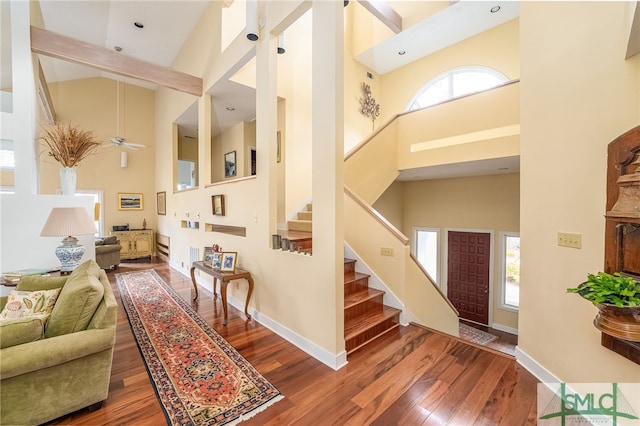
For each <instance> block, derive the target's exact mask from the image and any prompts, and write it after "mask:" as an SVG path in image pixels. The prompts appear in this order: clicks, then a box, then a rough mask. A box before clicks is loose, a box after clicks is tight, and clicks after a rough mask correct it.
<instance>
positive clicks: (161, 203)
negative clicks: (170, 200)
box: [156, 191, 167, 215]
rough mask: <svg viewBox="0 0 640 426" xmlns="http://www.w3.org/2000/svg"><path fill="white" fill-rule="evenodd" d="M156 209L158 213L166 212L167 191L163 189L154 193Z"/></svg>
mask: <svg viewBox="0 0 640 426" xmlns="http://www.w3.org/2000/svg"><path fill="white" fill-rule="evenodd" d="M156 209H157V210H158V214H159V215H166V214H167V193H166V192H165V191H162V192H158V194H156Z"/></svg>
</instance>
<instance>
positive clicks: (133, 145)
mask: <svg viewBox="0 0 640 426" xmlns="http://www.w3.org/2000/svg"><path fill="white" fill-rule="evenodd" d="M124 84H126V82H125V83H124ZM125 89H126V88H125ZM116 133H117V134H120V81H116ZM110 140H111V142H113V143H114V144H116V145H118V146H122V147H125V148H129V149H139V148H146V147H147V146H146V145H143V144H141V143H133V142H128V141H127V139H126V138H124V137H122V136H113V137H112V138H111V139H110Z"/></svg>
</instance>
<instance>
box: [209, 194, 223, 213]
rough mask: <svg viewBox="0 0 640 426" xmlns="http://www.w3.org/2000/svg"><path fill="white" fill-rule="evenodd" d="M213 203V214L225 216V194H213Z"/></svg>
mask: <svg viewBox="0 0 640 426" xmlns="http://www.w3.org/2000/svg"><path fill="white" fill-rule="evenodd" d="M211 205H212V208H213V214H214V215H216V216H224V195H222V194H219V195H212V196H211Z"/></svg>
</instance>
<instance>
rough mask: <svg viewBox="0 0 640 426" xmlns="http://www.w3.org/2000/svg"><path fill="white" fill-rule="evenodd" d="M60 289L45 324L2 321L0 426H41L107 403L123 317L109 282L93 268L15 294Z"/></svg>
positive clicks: (0, 304) (30, 282)
mask: <svg viewBox="0 0 640 426" xmlns="http://www.w3.org/2000/svg"><path fill="white" fill-rule="evenodd" d="M57 288H61V290H60V292H59V294H58V296H57V299H56V300H55V304H54V305H53V309H52V310H51V313H50V316H49V317H48V319H47V320H46V321H45V322H44V323H43V322H42V321H41V320H40V319H39V318H34V317H27V318H12V319H0V424H2V425H31V424H41V423H44V422H47V421H50V420H53V419H56V418H58V417H60V416H63V415H65V414H68V413H71V412H74V411H77V410H79V409H82V408H85V407H91V408H97V407H100V406H101V403H102V401H104V400H105V399H107V396H108V393H109V381H110V378H111V363H112V359H113V348H114V345H115V341H116V320H117V313H118V304H117V302H116V299H115V297H114V294H113V291H112V289H111V285H110V284H109V280H108V279H107V275H106V274H105V272H104V270H102V269H101V268H100V266H99V265H98V264H97V263H96V262H95V261H93V260H89V261H87V262H84V263H82V264H81V265H79V266H78V267H77V268H76V269H75V270H74V271H73V272H72V273H71V274H70V275H68V276H65V277H42V276H29V277H23V278H22V279H21V280H20V282H19V283H18V285H17V287H16V290H18V291H28V292H33V291H42V290H51V289H57ZM54 293H55V292H54ZM14 304H15V302H14ZM5 305H7V297H2V298H0V311H2V312H5V311H6V310H5V311H3V310H4V308H5ZM43 324H44V325H43Z"/></svg>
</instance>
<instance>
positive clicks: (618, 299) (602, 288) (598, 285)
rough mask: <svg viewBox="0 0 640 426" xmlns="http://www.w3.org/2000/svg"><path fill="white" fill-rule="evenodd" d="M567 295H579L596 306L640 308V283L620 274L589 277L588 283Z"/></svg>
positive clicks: (572, 289)
mask: <svg viewBox="0 0 640 426" xmlns="http://www.w3.org/2000/svg"><path fill="white" fill-rule="evenodd" d="M567 293H578V294H579V295H580V296H582V297H584V298H585V299H587V300H589V301H591V302H592V303H593V304H594V305H598V304H600V303H609V304H612V305H616V306H618V307H624V306H640V283H638V282H636V281H635V280H634V279H633V278H630V277H625V276H622V275H621V274H620V273H619V272H616V273H614V274H608V273H606V272H598V273H597V274H589V275H587V281H586V282H584V283H582V284H580V285H579V286H578V287H575V288H568V289H567Z"/></svg>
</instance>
